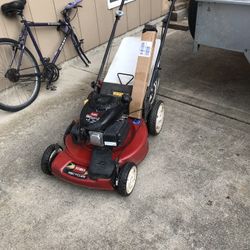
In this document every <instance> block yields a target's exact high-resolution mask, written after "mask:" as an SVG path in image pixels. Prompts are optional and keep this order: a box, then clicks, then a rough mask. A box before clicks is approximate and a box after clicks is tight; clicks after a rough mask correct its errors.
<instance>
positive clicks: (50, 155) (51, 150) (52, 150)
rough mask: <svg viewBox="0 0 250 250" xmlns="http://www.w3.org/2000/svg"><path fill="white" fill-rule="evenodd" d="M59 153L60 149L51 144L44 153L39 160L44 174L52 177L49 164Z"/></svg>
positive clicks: (56, 145)
mask: <svg viewBox="0 0 250 250" xmlns="http://www.w3.org/2000/svg"><path fill="white" fill-rule="evenodd" d="M60 151H62V148H61V147H60V146H59V145H58V144H52V145H50V146H48V147H47V149H46V150H45V151H44V153H43V156H42V160H41V169H42V171H43V173H44V174H47V175H52V172H51V163H52V161H53V160H54V159H55V157H56V156H57V154H58V153H59V152H60Z"/></svg>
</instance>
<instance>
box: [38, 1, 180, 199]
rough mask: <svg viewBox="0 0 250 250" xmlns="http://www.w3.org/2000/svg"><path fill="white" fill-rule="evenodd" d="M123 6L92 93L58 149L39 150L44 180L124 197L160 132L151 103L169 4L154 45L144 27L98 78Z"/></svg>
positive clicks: (158, 107) (160, 110)
mask: <svg viewBox="0 0 250 250" xmlns="http://www.w3.org/2000/svg"><path fill="white" fill-rule="evenodd" d="M124 2H125V0H122V2H121V5H120V8H119V10H118V11H117V12H116V20H115V23H114V26H113V29H112V32H111V36H110V39H109V42H108V45H107V49H106V51H105V55H104V58H103V61H102V64H101V68H100V71H99V74H98V77H97V80H96V81H95V82H93V83H92V87H93V92H91V93H90V95H89V96H88V98H87V101H86V102H85V105H84V107H83V109H82V112H81V114H80V119H78V120H77V121H73V122H72V123H71V124H70V126H69V127H68V128H67V130H66V132H65V136H64V143H65V147H64V149H63V148H62V147H60V146H59V145H58V144H53V145H50V146H49V147H48V148H47V149H46V150H45V152H44V154H43V157H42V161H41V168H42V171H43V172H44V173H45V174H49V175H54V176H56V177H58V178H60V179H62V180H64V181H67V182H70V183H73V184H76V185H80V186H83V187H88V188H95V189H102V190H117V191H118V193H119V194H121V195H123V196H128V195H130V194H131V193H132V191H133V189H134V187H135V183H136V179H137V165H138V164H139V163H140V162H142V161H143V160H144V158H145V157H146V155H147V153H148V134H151V135H154V136H155V135H158V134H159V133H160V132H161V129H162V126H163V121H164V104H163V102H162V101H160V100H157V99H156V97H157V91H158V88H159V83H160V77H159V71H160V58H161V54H162V50H163V48H164V44H165V40H166V35H167V31H168V26H169V22H170V17H171V13H172V11H173V8H174V4H175V0H173V1H172V2H171V5H170V9H169V11H168V13H167V15H166V16H165V18H164V19H163V22H162V24H163V25H162V33H161V36H160V39H157V29H156V27H154V26H152V25H145V28H144V30H143V33H142V36H141V38H140V37H127V38H124V39H123V40H122V42H121V45H120V47H119V49H118V51H117V53H116V55H115V57H114V60H113V62H112V64H111V66H110V67H109V70H108V73H107V74H106V76H105V77H104V78H103V77H102V75H103V72H104V68H105V65H106V64H107V60H108V56H109V53H110V50H111V46H112V42H113V40H114V37H115V32H116V28H117V24H118V22H119V20H120V18H121V17H122V16H123V11H122V9H123V6H124Z"/></svg>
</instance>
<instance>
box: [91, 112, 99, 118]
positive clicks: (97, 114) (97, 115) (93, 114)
mask: <svg viewBox="0 0 250 250" xmlns="http://www.w3.org/2000/svg"><path fill="white" fill-rule="evenodd" d="M90 116H92V117H95V118H97V117H99V113H97V112H92V113H90Z"/></svg>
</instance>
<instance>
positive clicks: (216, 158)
mask: <svg viewBox="0 0 250 250" xmlns="http://www.w3.org/2000/svg"><path fill="white" fill-rule="evenodd" d="M117 43H118V41H117V42H116V44H117ZM102 53H103V47H100V48H98V49H96V50H94V51H91V52H90V53H89V56H90V58H91V59H92V61H93V65H92V66H91V68H89V69H87V71H89V72H90V73H89V72H86V69H84V68H83V67H82V64H81V63H80V62H79V61H78V60H72V61H71V62H68V63H66V64H65V65H64V67H63V71H62V76H61V78H60V81H59V82H58V90H57V91H56V92H47V91H45V90H43V91H42V93H41V94H40V95H39V98H38V100H37V101H36V102H35V103H34V104H33V105H32V106H30V107H29V108H27V109H26V110H24V111H21V112H19V113H17V114H8V113H4V112H1V111H0V159H1V164H0V176H1V177H0V249H185V250H186V249H232V250H234V249H250V241H249V239H250V237H249V235H250V178H249V175H250V66H249V65H248V64H247V62H246V60H245V58H244V56H242V55H240V54H236V53H231V52H225V51H220V50H215V49H210V48H202V50H201V52H200V53H199V54H197V55H193V54H192V40H191V37H190V36H189V34H188V33H182V32H173V33H171V35H170V36H169V37H168V47H167V48H166V49H165V51H164V55H163V58H162V68H163V71H162V81H161V84H162V85H161V91H160V95H161V98H162V99H163V100H164V101H165V105H166V119H165V125H164V129H163V132H162V134H161V136H159V137H157V138H150V139H149V141H150V152H149V154H148V157H147V158H146V160H145V161H144V162H143V163H142V164H141V165H140V168H139V178H138V182H137V185H136V189H135V191H134V193H133V194H132V195H131V196H130V197H129V198H121V197H120V196H119V195H118V194H116V193H113V192H100V191H93V190H87V189H82V188H79V187H75V186H72V185H70V184H67V183H64V182H62V181H59V180H57V179H55V178H53V177H48V176H45V175H43V174H42V172H41V170H40V159H41V155H42V153H43V151H44V149H45V148H46V147H47V146H48V145H49V144H51V143H55V142H59V143H61V144H62V137H63V134H64V131H65V129H66V127H67V125H68V124H69V123H70V122H71V120H72V119H74V118H75V117H77V116H78V115H79V112H80V109H81V103H82V100H83V99H84V98H83V97H84V96H86V95H87V93H88V92H89V91H90V88H89V83H90V82H91V81H92V80H93V79H95V77H96V76H95V73H96V72H97V69H98V64H96V63H95V62H99V61H100V56H101V55H102Z"/></svg>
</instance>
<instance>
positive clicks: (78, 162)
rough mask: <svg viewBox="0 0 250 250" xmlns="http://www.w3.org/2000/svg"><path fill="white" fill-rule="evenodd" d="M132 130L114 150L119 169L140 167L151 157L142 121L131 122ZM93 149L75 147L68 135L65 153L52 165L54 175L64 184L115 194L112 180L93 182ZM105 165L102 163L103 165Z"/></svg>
mask: <svg viewBox="0 0 250 250" xmlns="http://www.w3.org/2000/svg"><path fill="white" fill-rule="evenodd" d="M129 123H130V130H129V134H128V136H127V139H126V141H125V143H124V144H123V145H122V146H121V147H117V148H113V150H112V160H114V161H115V160H117V163H118V165H119V166H123V165H124V164H125V163H127V162H133V163H135V164H136V165H138V164H139V163H140V162H142V161H143V160H144V159H145V157H146V155H147V153H148V129H147V126H146V124H145V122H144V121H143V120H141V121H137V120H132V119H129ZM93 150H94V147H93V146H92V145H90V144H80V145H79V144H75V143H74V142H73V139H72V136H71V135H70V134H69V135H67V136H66V139H65V149H64V150H63V151H62V152H60V153H58V154H57V156H56V157H55V159H54V160H53V162H52V164H51V171H52V174H53V175H55V176H56V177H58V178H60V179H63V180H64V181H67V182H70V183H73V184H76V185H79V186H83V187H87V188H95V189H102V190H113V189H114V188H113V183H112V179H111V178H108V179H105V178H98V179H91V178H90V177H89V175H88V170H89V167H90V164H91V160H92V153H93ZM101 163H102V162H100V164H101ZM96 164H98V163H96Z"/></svg>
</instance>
